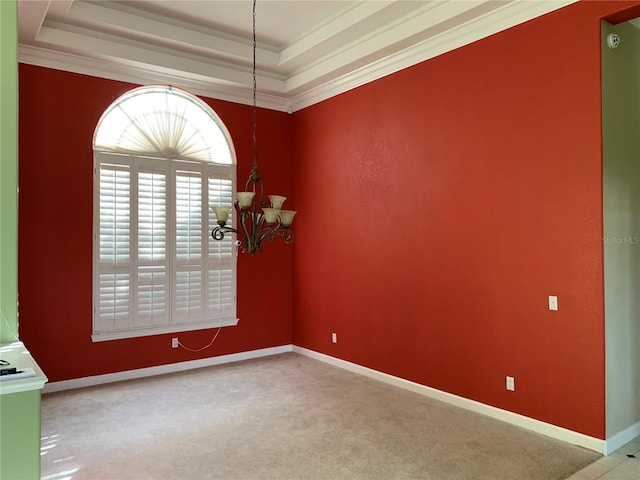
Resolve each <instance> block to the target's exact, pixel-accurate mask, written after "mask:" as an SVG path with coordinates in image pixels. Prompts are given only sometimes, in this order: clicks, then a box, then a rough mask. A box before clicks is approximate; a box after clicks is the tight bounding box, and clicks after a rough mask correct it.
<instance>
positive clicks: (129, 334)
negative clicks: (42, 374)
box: [91, 318, 239, 342]
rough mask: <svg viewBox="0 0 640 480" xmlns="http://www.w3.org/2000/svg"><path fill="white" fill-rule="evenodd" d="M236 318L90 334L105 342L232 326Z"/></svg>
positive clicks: (93, 339)
mask: <svg viewBox="0 0 640 480" xmlns="http://www.w3.org/2000/svg"><path fill="white" fill-rule="evenodd" d="M238 322H239V319H237V318H223V319H219V320H216V321H214V322H207V323H189V324H185V325H169V326H163V327H151V328H140V329H132V330H124V331H117V332H98V333H93V334H92V335H91V340H92V341H93V342H105V341H109V340H122V339H125V338H136V337H148V336H150V335H163V334H167V333H178V332H189V331H192V330H206V329H211V328H219V327H234V326H236V325H237V324H238Z"/></svg>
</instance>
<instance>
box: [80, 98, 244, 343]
mask: <svg viewBox="0 0 640 480" xmlns="http://www.w3.org/2000/svg"><path fill="white" fill-rule="evenodd" d="M154 88H156V89H157V88H165V87H154ZM136 90H139V89H136ZM139 93H140V92H138V94H136V95H133V96H132V98H134V99H135V101H132V103H128V102H123V101H122V98H121V99H119V100H118V101H116V102H114V105H117V107H118V108H114V107H113V106H112V107H110V109H108V110H107V112H106V113H105V115H104V116H103V119H101V121H100V123H99V126H98V130H99V129H100V128H101V126H105V125H106V126H108V131H105V132H103V133H102V134H99V131H98V130H97V131H96V135H95V138H94V142H95V143H94V158H95V164H96V168H95V181H94V192H95V193H94V195H95V201H94V231H95V241H94V322H93V337H92V338H93V339H94V341H100V340H109V339H115V338H126V337H132V336H141V335H152V334H158V333H168V332H176V331H184V330H195V329H200V328H211V327H217V326H225V325H235V324H236V323H237V319H236V302H235V297H236V253H237V252H236V247H235V245H234V240H235V239H234V238H233V236H231V235H227V236H226V237H225V239H224V240H223V241H220V242H219V241H216V240H213V239H212V238H211V235H210V234H211V229H212V227H213V226H214V225H215V216H214V215H213V213H212V210H211V208H210V207H211V206H213V205H226V206H231V205H232V203H233V198H234V197H235V165H233V163H232V159H233V150H232V149H231V146H230V141H229V140H228V134H227V132H226V130H224V129H223V128H221V127H220V126H221V125H222V123H221V122H220V121H219V119H217V117H215V119H216V121H215V122H213V125H214V126H215V127H216V131H217V132H218V133H217V135H214V136H212V137H211V138H212V140H211V142H210V144H206V145H205V144H203V142H204V141H205V140H206V139H207V138H208V137H206V136H204V134H203V133H202V132H207V131H210V130H211V128H212V127H211V123H209V125H208V126H206V127H203V126H201V125H199V124H198V123H197V122H204V123H207V122H211V120H212V118H213V117H212V115H214V116H215V114H213V113H212V112H211V111H210V109H209V110H206V109H205V110H206V111H200V113H199V114H198V115H195V114H193V108H194V105H196V104H197V102H196V103H190V104H189V106H187V107H185V106H184V105H183V106H182V107H181V106H180V103H181V99H180V96H178V97H176V98H177V100H176V98H174V99H173V100H167V101H166V102H165V103H164V104H160V103H158V102H156V103H155V104H154V102H149V101H148V100H147V101H142V100H141V99H143V98H144V95H142V96H140V95H139ZM142 93H144V92H142ZM154 93H155V94H158V93H159V92H158V91H154ZM160 93H162V92H160ZM183 93H184V92H183ZM169 96H170V95H169ZM123 97H124V96H123ZM154 98H155V99H156V100H157V99H158V98H160V97H158V96H157V95H156V96H155V97H154ZM194 98H195V97H194ZM136 105H137V106H136ZM163 105H164V107H166V106H167V105H169V106H170V107H168V108H170V110H171V111H172V112H174V114H175V112H179V111H182V114H181V115H178V117H179V118H177V119H176V118H174V117H173V116H172V115H165V116H166V118H165V119H164V120H163V110H162V108H163ZM150 106H153V108H154V110H153V112H152V114H150V115H146V116H145V115H143V114H138V115H136V114H134V113H135V109H136V108H150ZM181 108H182V110H181ZM207 108H208V107H207ZM114 112H117V113H114ZM123 112H127V115H125V116H127V118H128V119H129V120H131V119H132V118H138V120H139V121H137V122H134V123H135V128H133V127H132V126H131V125H129V126H128V127H127V128H125V129H122V130H121V131H118V129H117V128H116V126H117V125H118V122H117V121H116V120H114V119H118V118H120V119H121V120H122V118H121V117H120V116H121V115H122V114H123ZM187 112H191V114H189V115H187ZM104 117H110V119H105V118H104ZM194 119H195V120H194ZM194 122H195V124H194ZM187 125H190V126H189V127H188V128H187ZM194 125H195V126H194ZM105 128H106V127H105ZM163 129H164V130H163ZM167 129H168V130H169V131H165V130H167ZM142 131H144V132H147V133H146V134H145V135H146V137H147V138H146V139H138V140H136V135H139V134H141V133H138V134H136V133H135V132H142ZM185 135H186V137H185ZM98 138H102V139H103V140H104V139H105V138H109V139H111V140H110V141H113V142H114V144H115V145H116V146H115V147H114V146H113V145H110V146H109V147H108V148H107V147H104V146H100V145H99V142H98V141H97V139H98ZM114 139H115V140H114ZM118 139H120V140H118ZM136 141H139V143H140V145H144V148H142V150H144V151H143V152H140V153H139V154H135V153H132V152H131V150H135V142H136ZM118 142H121V143H122V142H125V144H126V147H125V148H122V149H121V150H123V151H125V152H126V153H117V150H118V148H117V144H118ZM151 144H153V145H154V146H153V150H154V151H153V152H149V150H150V149H151V147H150V146H149V145H151ZM177 146H179V147H180V148H177ZM178 150H181V151H184V152H190V153H189V155H186V154H185V155H184V156H185V157H190V159H186V158H185V159H181V158H176V154H180V152H178ZM158 152H164V153H167V152H169V153H170V155H167V156H163V155H160V156H158V157H149V156H148V154H149V153H158ZM196 152H200V153H199V154H198V153H196ZM202 152H206V154H205V153H202ZM180 155H181V154H180ZM198 155H200V156H201V157H202V156H204V157H206V158H200V160H203V159H204V160H210V159H212V158H213V159H221V160H220V162H219V163H217V162H216V163H213V162H212V161H194V160H193V158H196V157H198ZM233 221H234V219H233V218H230V223H231V224H233Z"/></svg>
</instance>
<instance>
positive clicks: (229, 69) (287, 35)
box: [18, 0, 576, 111]
mask: <svg viewBox="0 0 640 480" xmlns="http://www.w3.org/2000/svg"><path fill="white" fill-rule="evenodd" d="M574 1H576V0H536V1H532V0H423V1H413V0H411V1H408V0H391V1H382V0H365V1H362V0H359V1H350V0H339V1H330V0H326V1H323V0H319V1H313V0H307V1H300V0H283V1H279V0H262V1H260V0H259V1H258V2H257V13H256V36H257V52H256V62H257V85H258V104H259V105H261V106H264V107H267V108H273V109H277V110H283V111H293V110H297V109H300V108H304V107H306V106H309V105H312V104H314V103H317V102H319V101H322V100H324V99H326V98H329V97H332V96H334V95H337V94H339V93H342V92H344V91H346V90H349V89H351V88H355V87H357V86H359V85H362V84H364V83H367V82H370V81H372V80H375V79H377V78H380V77H382V76H384V75H388V74H390V73H393V72H395V71H398V70H401V69H403V68H406V67H408V66H411V65H414V64H416V63H419V62H421V61H424V60H427V59H429V58H432V57H435V56H437V55H440V54H442V53H445V52H447V51H450V50H453V49H455V48H458V47H460V46H463V45H466V44H468V43H471V42H474V41H476V40H479V39H481V38H484V37H486V36H488V35H492V34H494V33H496V32H499V31H501V30H504V29H506V28H509V27H512V26H514V25H517V24H519V23H522V22H525V21H527V20H530V19H533V18H535V17H538V16H540V15H543V14H545V13H548V12H550V11H553V10H555V9H557V8H561V7H563V6H565V5H567V4H569V3H573V2H574ZM18 24H19V25H18V31H19V47H18V59H19V61H20V62H23V63H28V64H33V65H41V66H46V67H51V68H58V69H62V70H68V71H72V72H76V73H83V74H88V75H95V76H100V77H105V78H111V79H115V80H121V81H129V82H133V83H139V84H150V83H166V84H172V85H176V86H180V87H182V88H185V89H187V90H190V91H192V92H193V93H196V94H199V95H204V96H209V97H213V98H221V99H225V100H231V101H235V102H240V103H250V102H251V85H252V80H251V61H252V34H251V24H252V2H251V1H248V0H231V1H217V0H209V1H205V0H200V1H192V0H173V1H169V0H144V1H139V0H138V1H105V0H100V1H91V0H53V1H41V0H19V2H18Z"/></svg>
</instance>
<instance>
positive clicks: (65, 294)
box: [18, 64, 295, 382]
mask: <svg viewBox="0 0 640 480" xmlns="http://www.w3.org/2000/svg"><path fill="white" fill-rule="evenodd" d="M19 82H20V83H19V90H20V91H19V122H20V123H19V185H20V197H19V255H18V272H19V273H18V277H19V279H18V289H19V297H20V307H19V312H20V324H19V328H20V338H21V340H22V341H24V342H25V344H26V345H28V346H29V350H30V351H31V352H32V353H33V355H34V357H35V359H36V360H37V361H38V363H39V364H40V366H41V367H42V368H43V370H44V372H45V373H46V375H47V376H48V378H49V381H52V382H55V381H60V380H67V379H72V378H80V377H86V376H91V375H99V374H105V373H112V372H118V371H123V370H130V369H136V368H143V367H149V366H155V365H163V364H169V363H174V362H181V361H187V360H194V359H199V358H204V357H211V356H218V355H223V354H228V353H236V352H243V351H248V350H254V349H259V348H266V347H272V346H277V345H283V344H290V343H291V335H292V333H291V329H292V326H291V321H292V300H291V294H292V258H293V253H292V249H291V247H287V246H284V245H282V244H281V243H274V244H268V245H267V247H266V248H267V250H268V254H265V255H256V256H254V257H245V256H241V257H240V258H239V260H238V317H239V318H240V323H239V324H238V326H236V327H228V328H223V329H222V331H221V333H220V335H219V336H218V338H217V340H216V342H215V344H214V345H213V346H212V347H211V348H209V349H206V350H204V351H202V352H200V353H191V352H188V351H186V350H184V349H171V348H170V346H171V341H170V338H171V337H172V336H175V334H174V335H155V336H150V337H141V338H136V339H129V340H117V341H108V342H99V343H92V341H91V275H92V180H93V178H92V169H93V153H92V140H93V133H94V129H95V127H96V123H97V121H98V119H99V118H100V116H101V114H102V113H103V112H104V110H105V109H106V108H107V107H108V106H109V104H110V103H111V102H112V101H113V100H115V99H116V98H118V97H119V96H120V95H122V94H123V93H125V92H126V91H128V90H129V89H131V88H134V87H136V86H137V85H132V84H127V83H122V82H116V81H111V80H105V79H100V78H95V77H90V76H84V75H77V74H73V73H68V72H62V71H58V70H53V69H47V68H41V67H34V66H30V65H24V64H21V65H20V68H19ZM204 100H205V101H206V102H207V103H208V104H209V105H211V107H212V108H213V109H214V110H215V111H216V113H218V115H219V116H220V118H221V119H222V121H223V122H224V123H225V125H226V126H227V128H228V130H229V132H230V134H231V137H232V139H233V142H234V144H235V149H236V154H237V159H238V182H239V184H240V185H241V186H243V185H244V182H245V180H246V178H247V176H248V175H249V172H250V169H251V163H252V146H251V107H250V106H245V105H239V104H233V103H229V102H224V101H218V100H210V99H204ZM291 125H292V124H291V116H289V115H287V114H285V113H281V112H274V111H268V110H262V109H259V111H258V155H259V159H258V160H259V165H260V168H261V174H262V177H263V180H264V182H265V185H266V187H267V189H268V192H269V193H280V194H284V195H288V196H289V197H291V200H288V201H287V203H288V204H289V203H290V205H291V207H295V200H294V199H293V198H292V197H293V195H292V194H293V185H292V171H291V168H290V163H291V155H290V138H291ZM214 333H215V331H212V330H203V331H195V332H184V333H180V334H179V335H178V336H179V338H180V341H181V342H182V343H184V344H185V345H186V346H188V347H190V348H192V349H197V348H200V347H202V346H204V345H206V344H207V343H209V341H210V340H211V338H212V337H213V334H214Z"/></svg>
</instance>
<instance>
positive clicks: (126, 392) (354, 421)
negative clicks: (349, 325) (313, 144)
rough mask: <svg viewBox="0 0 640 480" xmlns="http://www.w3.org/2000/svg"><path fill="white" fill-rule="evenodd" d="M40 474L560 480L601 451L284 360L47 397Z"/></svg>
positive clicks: (103, 479)
mask: <svg viewBox="0 0 640 480" xmlns="http://www.w3.org/2000/svg"><path fill="white" fill-rule="evenodd" d="M42 436H43V440H42V448H43V455H42V478H43V479H44V480H54V479H55V480H62V479H69V480H71V479H72V480H78V479H91V480H108V479H134V480H143V479H180V480H200V479H228V480H232V479H242V480H252V479H256V480H257V479H278V480H288V479H327V480H338V479H433V480H448V479H456V480H458V479H459V480H466V479H468V480H471V479H473V480H483V479H486V480H501V479H504V480H507V479H508V480H556V479H565V478H567V477H569V476H570V475H571V474H572V473H574V472H576V471H578V470H580V469H581V468H582V467H584V466H586V465H587V464H589V463H591V462H593V461H595V460H597V459H598V458H599V457H600V455H599V454H597V453H595V452H592V451H589V450H586V449H582V448H579V447H575V446H572V445H568V444H565V443H562V442H559V441H557V440H554V439H550V438H547V437H544V436H542V435H538V434H536V433H531V432H528V431H526V430H523V429H520V428H517V427H514V426H511V425H508V424H506V423H503V422H500V421H498V420H494V419H492V418H489V417H485V416H482V415H479V414H475V413H472V412H469V411H466V410H463V409H458V408H456V407H452V406H450V405H447V404H445V403H442V402H438V401H436V400H432V399H430V398H427V397H424V396H421V395H419V394H416V393H412V392H408V391H405V390H402V389H398V388H394V387H392V386H389V385H386V384H383V383H380V382H377V381H375V380H372V379H369V378H366V377H363V376H359V375H357V374H353V373H350V372H347V371H344V370H342V369H339V368H336V367H333V366H330V365H326V364H324V363H321V362H318V361H316V360H313V359H309V358H307V357H304V356H301V355H298V354H295V353H291V354H284V355H277V356H273V357H268V358H263V359H258V360H251V361H246V362H240V363H236V364H227V365H221V366H215V367H208V368H203V369H199V370H193V371H189V372H184V373H178V374H171V375H164V376H160V377H153V378H147V379H141V380H134V381H128V382H121V383H115V384H110V385H103V386H97V387H91V388H85V389H79V390H71V391H66V392H59V393H52V394H47V395H44V396H43V399H42Z"/></svg>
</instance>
